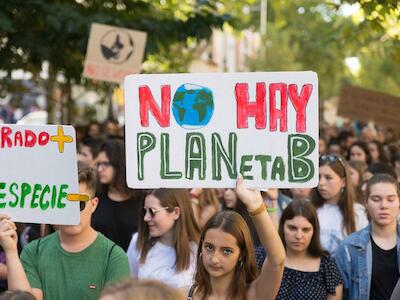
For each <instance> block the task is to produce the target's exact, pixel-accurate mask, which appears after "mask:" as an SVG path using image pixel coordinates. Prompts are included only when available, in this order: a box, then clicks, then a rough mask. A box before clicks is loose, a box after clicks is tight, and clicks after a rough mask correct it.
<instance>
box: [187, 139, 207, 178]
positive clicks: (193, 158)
mask: <svg viewBox="0 0 400 300" xmlns="http://www.w3.org/2000/svg"><path fill="white" fill-rule="evenodd" d="M185 152H186V154H185V177H186V178H187V179H193V177H194V170H195V169H197V170H198V172H199V179H200V180H204V179H205V178H206V140H205V139H204V136H203V135H202V134H201V133H199V132H193V133H188V134H186V151H185Z"/></svg>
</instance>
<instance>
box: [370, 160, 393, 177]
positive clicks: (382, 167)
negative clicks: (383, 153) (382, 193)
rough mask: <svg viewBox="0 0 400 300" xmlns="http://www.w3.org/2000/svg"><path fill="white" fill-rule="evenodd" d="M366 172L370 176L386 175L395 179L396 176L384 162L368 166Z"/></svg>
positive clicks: (391, 168) (391, 167)
mask: <svg viewBox="0 0 400 300" xmlns="http://www.w3.org/2000/svg"><path fill="white" fill-rule="evenodd" d="M367 171H368V172H370V173H371V174H372V175H375V174H387V175H390V176H392V177H393V178H397V174H396V171H395V169H394V167H393V166H392V165H390V164H388V163H384V162H377V163H372V164H370V165H369V166H368V168H367Z"/></svg>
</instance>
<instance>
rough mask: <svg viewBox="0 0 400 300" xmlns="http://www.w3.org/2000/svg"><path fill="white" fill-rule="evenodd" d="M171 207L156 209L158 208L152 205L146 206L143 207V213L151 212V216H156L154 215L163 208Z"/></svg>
mask: <svg viewBox="0 0 400 300" xmlns="http://www.w3.org/2000/svg"><path fill="white" fill-rule="evenodd" d="M168 208H169V207H162V208H160V209H156V208H152V207H150V208H145V207H143V214H144V215H146V214H147V213H149V214H150V217H151V218H154V216H155V215H156V214H157V213H158V212H160V211H162V210H165V209H168Z"/></svg>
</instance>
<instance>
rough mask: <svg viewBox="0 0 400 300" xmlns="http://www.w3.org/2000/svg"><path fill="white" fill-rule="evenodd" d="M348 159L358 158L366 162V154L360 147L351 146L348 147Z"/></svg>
mask: <svg viewBox="0 0 400 300" xmlns="http://www.w3.org/2000/svg"><path fill="white" fill-rule="evenodd" d="M350 160H358V161H362V162H365V163H366V162H367V155H366V154H365V152H364V150H363V149H362V148H360V147H358V146H353V147H351V149H350Z"/></svg>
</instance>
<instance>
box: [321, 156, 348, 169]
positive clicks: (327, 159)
mask: <svg viewBox="0 0 400 300" xmlns="http://www.w3.org/2000/svg"><path fill="white" fill-rule="evenodd" d="M336 161H339V163H340V164H341V165H342V167H343V168H344V169H345V166H344V161H343V158H342V157H341V156H337V155H336V154H325V155H322V156H321V157H320V158H319V163H320V164H321V163H325V162H329V163H335V162H336Z"/></svg>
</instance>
